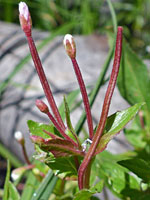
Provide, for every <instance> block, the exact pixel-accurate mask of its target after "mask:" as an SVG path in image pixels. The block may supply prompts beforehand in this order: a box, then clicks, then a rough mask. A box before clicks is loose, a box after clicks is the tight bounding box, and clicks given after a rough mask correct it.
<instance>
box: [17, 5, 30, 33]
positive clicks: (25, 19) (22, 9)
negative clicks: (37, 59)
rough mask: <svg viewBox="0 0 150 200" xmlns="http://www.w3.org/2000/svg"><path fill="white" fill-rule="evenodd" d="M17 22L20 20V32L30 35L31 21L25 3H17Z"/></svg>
mask: <svg viewBox="0 0 150 200" xmlns="http://www.w3.org/2000/svg"><path fill="white" fill-rule="evenodd" d="M19 20H20V24H21V27H22V30H23V31H24V32H25V33H26V34H28V33H29V34H31V28H32V20H31V16H30V12H29V9H28V6H27V4H26V3H25V2H20V3H19Z"/></svg>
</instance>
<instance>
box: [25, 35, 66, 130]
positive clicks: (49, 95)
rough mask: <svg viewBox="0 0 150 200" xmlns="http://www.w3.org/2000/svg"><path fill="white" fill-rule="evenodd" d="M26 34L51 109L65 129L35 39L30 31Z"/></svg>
mask: <svg viewBox="0 0 150 200" xmlns="http://www.w3.org/2000/svg"><path fill="white" fill-rule="evenodd" d="M26 36H27V40H28V44H29V48H30V52H31V56H32V59H33V62H34V65H35V68H36V70H37V73H38V75H39V78H40V81H41V84H42V87H43V90H44V92H45V96H46V98H47V100H48V102H49V105H50V107H51V109H52V111H53V113H54V116H55V118H56V120H57V121H58V123H59V124H60V126H61V127H62V128H63V130H65V125H64V123H63V121H62V118H61V116H60V113H59V111H58V108H57V105H56V103H55V100H54V97H53V95H52V92H51V89H50V86H49V84H48V81H47V78H46V75H45V73H44V70H43V67H42V64H41V61H40V58H39V55H38V52H37V49H36V46H35V44H34V41H33V38H32V36H31V34H29V33H28V34H26Z"/></svg>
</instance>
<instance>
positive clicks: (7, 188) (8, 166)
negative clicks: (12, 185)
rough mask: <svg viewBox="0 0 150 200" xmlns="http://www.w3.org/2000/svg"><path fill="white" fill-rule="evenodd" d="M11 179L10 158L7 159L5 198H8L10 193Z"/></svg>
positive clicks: (6, 199)
mask: <svg viewBox="0 0 150 200" xmlns="http://www.w3.org/2000/svg"><path fill="white" fill-rule="evenodd" d="M9 179H10V162H9V160H7V174H6V179H5V185H4V195H3V200H8V195H9Z"/></svg>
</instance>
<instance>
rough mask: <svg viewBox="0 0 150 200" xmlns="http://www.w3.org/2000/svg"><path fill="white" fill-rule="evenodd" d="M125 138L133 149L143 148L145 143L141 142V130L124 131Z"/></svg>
mask: <svg viewBox="0 0 150 200" xmlns="http://www.w3.org/2000/svg"><path fill="white" fill-rule="evenodd" d="M124 133H125V136H126V138H127V140H128V141H129V143H130V144H131V145H132V146H134V147H135V148H144V147H145V146H146V142H145V141H144V140H143V134H142V133H143V130H134V129H130V130H128V129H125V130H124Z"/></svg>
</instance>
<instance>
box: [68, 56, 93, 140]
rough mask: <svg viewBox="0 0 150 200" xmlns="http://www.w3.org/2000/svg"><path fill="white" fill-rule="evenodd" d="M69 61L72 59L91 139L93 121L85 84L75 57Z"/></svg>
mask: <svg viewBox="0 0 150 200" xmlns="http://www.w3.org/2000/svg"><path fill="white" fill-rule="evenodd" d="M71 61H72V64H73V67H74V71H75V73H76V77H77V79H78V83H79V86H80V90H81V94H82V98H83V103H84V107H85V112H86V117H87V123H88V128H89V138H90V139H92V138H93V122H92V115H91V110H90V104H89V100H88V95H87V92H86V88H85V84H84V81H83V78H82V74H81V72H80V69H79V66H78V63H77V61H76V58H72V59H71Z"/></svg>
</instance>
